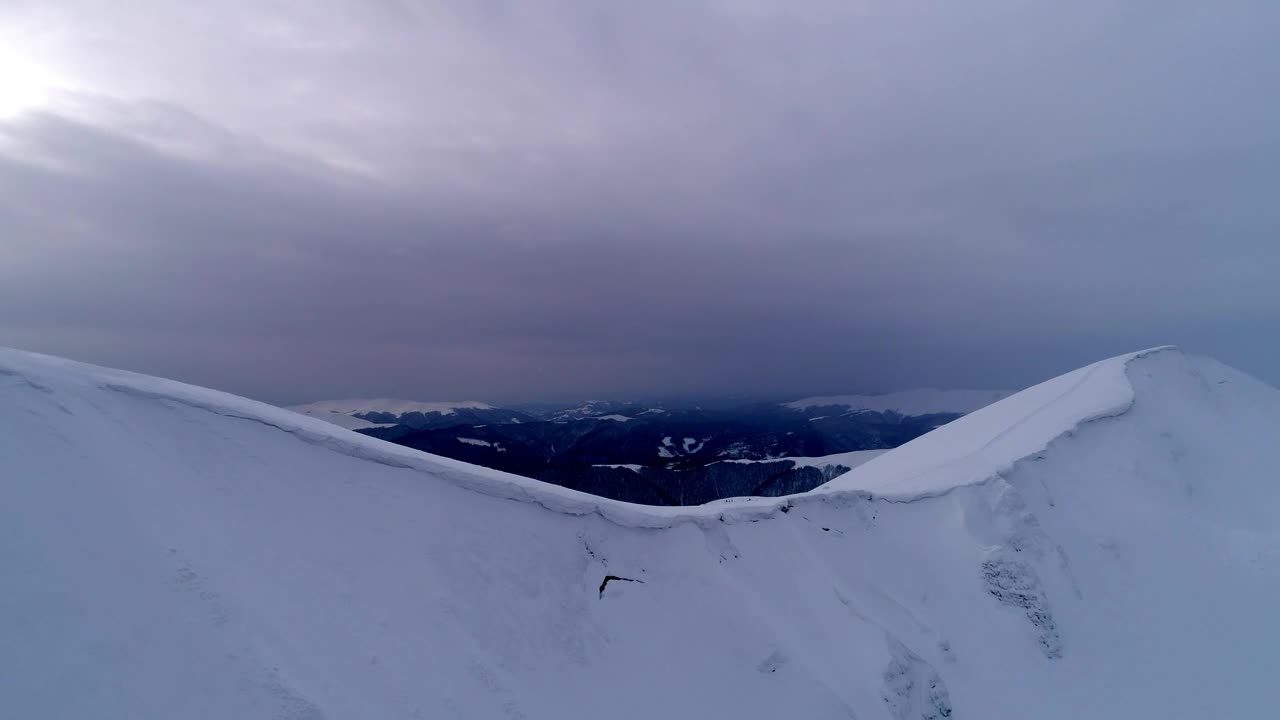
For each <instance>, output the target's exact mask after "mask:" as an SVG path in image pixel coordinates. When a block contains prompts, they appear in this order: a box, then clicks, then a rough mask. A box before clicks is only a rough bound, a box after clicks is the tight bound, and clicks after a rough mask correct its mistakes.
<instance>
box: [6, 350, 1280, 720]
mask: <svg viewBox="0 0 1280 720" xmlns="http://www.w3.org/2000/svg"><path fill="white" fill-rule="evenodd" d="M1277 437H1280V391H1277V390H1275V389H1274V388H1271V387H1269V386H1266V385H1264V384H1262V383H1260V382H1258V381H1256V380H1254V379H1252V378H1250V377H1248V376H1246V375H1243V374H1241V373H1239V372H1237V371H1235V370H1232V369H1230V368H1227V367H1225V366H1223V365H1220V364H1218V363H1216V362H1213V361H1211V360H1205V359H1200V358H1195V357H1190V356H1186V355H1184V354H1182V353H1180V352H1178V351H1176V350H1173V349H1167V348H1164V349H1157V350H1151V351H1146V352H1141V353H1135V354H1132V355H1126V356H1122V357H1118V358H1113V359H1110V360H1106V361H1103V362H1100V363H1097V364H1095V365H1091V366H1089V367H1087V368H1083V369H1081V370H1078V371H1076V372H1073V373H1069V374H1067V375H1064V376H1062V377H1059V378H1056V379H1054V380H1050V381H1048V382H1046V383H1042V384H1041V385H1037V386H1035V387H1033V388H1030V389H1028V390H1026V391H1023V392H1021V393H1018V394H1016V395H1013V396H1010V397H1008V398H1005V399H1003V400H1000V401H999V402H996V403H994V404H992V405H990V406H988V407H985V408H983V409H981V410H978V411H976V412H974V413H972V414H970V415H967V416H965V417H963V418H961V419H959V420H957V421H955V422H952V423H950V424H948V425H945V426H943V427H942V428H939V429H938V430H936V431H934V432H932V433H929V434H927V435H924V436H922V437H920V438H918V439H916V440H914V441H912V442H910V443H907V444H906V445H903V446H902V447H899V448H897V449H895V450H892V451H889V452H886V453H884V454H883V455H880V456H879V457H876V458H875V459H873V460H871V461H869V462H867V463H866V464H863V465H861V466H859V467H857V468H855V469H854V470H853V471H851V472H849V473H847V474H845V475H843V476H841V477H839V478H836V479H835V480H833V481H832V482H830V483H828V484H826V485H823V486H821V487H819V488H818V489H816V490H813V491H811V492H808V493H804V494H801V495H792V496H788V497H781V498H738V499H732V500H725V501H720V502H716V503H711V504H708V505H703V506H696V507H647V506H640V505H631V504H627V503H622V502H618V501H611V500H606V499H602V498H598V497H594V496H590V495H586V494H583V493H578V492H574V491H572V490H568V489H565V488H560V487H555V486H551V485H546V484H543V483H540V482H537V481H534V480H530V479H527V478H522V477H518V476H514V475H508V474H505V473H502V472H498V471H494V470H486V469H483V468H478V467H475V466H470V465H466V464H464V463H461V462H457V461H452V460H446V459H443V458H439V457H435V456H431V455H426V454H424V453H421V452H418V451H415V450H412V449H409V448H405V447H400V446H396V445H391V444H388V443H385V442H382V441H379V440H376V439H373V438H370V437H366V436H363V435H360V434H357V433H354V432H351V431H348V430H344V429H342V428H339V427H336V426H334V425H331V424H329V423H326V422H322V421H320V420H317V419H314V418H308V417H304V416H302V415H299V414H296V413H293V412H289V411H286V410H281V409H278V408H274V407H271V406H268V405H264V404H261V403H257V402H253V401H250V400H245V399H242V398H237V397H234V396H231V395H227V394H224V393H219V392H215V391H211V390H205V389H202V388H196V387H192V386H189V385H183V384H181V383H176V382H171V381H167V380H160V379H156V378H150V377H146V376H141V375H135V374H132V373H126V372H121V371H115V370H107V369H103V368H97V367H93V366H89V365H83V364H79V363H74V362H70V361H66V360H60V359H57V358H51V357H47V356H41V355H33V354H28V353H22V352H17V351H10V350H0V473H2V474H3V481H4V485H3V486H4V490H5V499H4V502H3V503H0V559H2V560H3V561H2V562H0V588H4V592H3V593H0V607H2V608H3V613H0V618H3V620H0V622H2V623H3V634H4V637H5V642H4V643H3V645H0V703H3V706H4V708H5V710H6V711H7V713H8V714H9V715H12V716H14V717H42V718H85V717H143V718H152V717H154V718H170V717H181V718H210V719H212V718H218V719H222V718H231V717H234V718H280V717H288V718H309V719H318V718H355V717H363V718H415V717H440V718H446V717H447V718H453V717H460V718H503V717H505V718H566V717H601V718H611V719H615V720H616V719H619V718H636V719H639V718H655V717H694V716H715V717H725V718H771V717H797V718H849V717H858V718H864V719H867V718H872V719H885V720H905V719H907V718H947V717H951V718H984V719H993V718H995V719H999V718H1010V719H1013V718H1038V719H1041V720H1052V719H1055V718H1063V719H1066V718H1081V717H1088V718H1146V717H1166V718H1202V717H1263V716H1267V715H1269V714H1271V713H1272V712H1273V706H1274V698H1273V695H1274V693H1273V692H1272V689H1271V686H1272V680H1273V674H1274V673H1273V670H1274V662H1273V660H1272V656H1273V654H1274V648H1275V647H1276V646H1277V645H1280V624H1278V623H1276V622H1274V619H1273V618H1274V608H1275V607H1276V606H1277V604H1280V515H1278V514H1277V512H1276V509H1277V508H1278V507H1280V482H1277V477H1276V471H1275V449H1274V446H1275V440H1276V438H1277Z"/></svg>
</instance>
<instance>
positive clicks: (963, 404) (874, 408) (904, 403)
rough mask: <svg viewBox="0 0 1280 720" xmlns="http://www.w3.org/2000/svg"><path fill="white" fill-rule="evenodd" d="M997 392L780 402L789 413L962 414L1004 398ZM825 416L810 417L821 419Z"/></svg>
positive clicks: (909, 392)
mask: <svg viewBox="0 0 1280 720" xmlns="http://www.w3.org/2000/svg"><path fill="white" fill-rule="evenodd" d="M1008 395H1009V393H1007V392H1004V391H998V390H906V391H903V392H893V393H885V394H883V395H825V396H817V397H809V398H804V399H803V400H794V401H792V402H788V403H783V406H785V407H789V408H791V409H792V410H808V409H809V408H824V407H843V408H845V409H847V410H850V411H852V412H889V411H892V412H896V413H898V414H899V415H934V414H938V413H948V414H958V415H963V414H966V413H971V412H973V411H974V410H977V409H978V408H981V407H984V406H986V405H990V404H991V403H993V402H995V401H997V400H1000V399H1002V398H1004V397H1007V396H1008ZM824 417H826V416H825V415H822V416H819V417H816V418H810V421H811V422H812V421H813V420H821V419H823V418H824Z"/></svg>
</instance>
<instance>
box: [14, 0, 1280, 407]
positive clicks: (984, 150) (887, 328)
mask: <svg viewBox="0 0 1280 720" xmlns="http://www.w3.org/2000/svg"><path fill="white" fill-rule="evenodd" d="M1278 37H1280V2H1275V0H1214V2H1205V1H1204V0H1120V1H1117V0H1082V1H1079V2H1062V1H1061V0H971V1H969V2H950V1H948V2H942V1H941V0H929V1H925V0H818V1H807V0H800V1H799V2H789V1H787V2H784V1H783V0H772V1H771V2H758V1H754V0H733V1H730V0H714V1H713V0H672V1H670V2H668V1H666V0H647V1H646V2H602V1H601V0H540V1H539V2H522V1H517V0H510V1H502V0H451V1H448V2H418V1H415V0H296V1H292V2H287V1H281V2H272V1H270V0H243V1H242V0H222V1H220V2H204V3H183V2H173V1H172V0H155V1H150V0H57V2H23V1H22V0H17V1H16V2H15V0H0V344H3V345H10V346H16V347H21V348H26V349H31V350H38V351H43V352H51V353H56V354H61V355H67V356H71V357H75V358H78V359H84V360H89V361H93V362H98V363H104V364H110V365H115V366H119V367H126V368H130V369H134V370H139V371H143V372H148V373H154V374H161V375H165V376H169V377H176V378H179V379H182V380H187V381H191V382H196V383H200V384H204V385H212V386H215V387H219V388H222V389H226V390H231V391H234V392H238V393H242V394H248V395H251V396H254V397H258V398H261V399H264V400H268V401H276V402H295V401H302V400H311V399H319V398H324V397H335V396H339V397H340V396H350V395H364V396H367V395H374V396H379V395H391V396H407V397H413V398H421V399H463V398H477V399H482V400H490V401H504V400H505V401H514V400H529V399H539V398H568V397H589V396H636V395H653V394H657V395H668V396H670V395H678V394H685V393H693V394H699V395H715V394H723V393H747V394H753V395H766V394H781V395H801V394H809V393H813V392H831V391H841V390H844V391H850V390H888V389H896V388H903V387H912V386H944V387H995V388H1004V387H1020V386H1022V385H1026V384H1028V383H1030V382H1034V381H1036V380H1039V379H1043V378H1045V377H1047V376H1050V375H1054V374H1057V373H1059V372H1063V371H1066V370H1069V369H1071V368H1073V367H1075V366H1078V365H1081V364H1084V363H1086V362H1090V361H1092V360H1095V359H1099V358H1101V357H1103V356H1107V355H1112V354H1116V353H1119V352H1123V351H1127V350H1132V349H1138V348H1141V347H1145V346H1150V345H1156V344H1164V343H1179V344H1182V345H1184V346H1185V347H1186V348H1188V349H1189V350H1193V351H1197V352H1203V353H1207V354H1211V355H1215V356H1217V357H1219V358H1220V359H1223V360H1225V361H1227V362H1230V363H1232V364H1234V365H1237V366H1238V367H1241V368H1242V369H1245V370H1247V371H1250V372H1252V373H1254V374H1257V375H1259V376H1261V377H1263V378H1264V379H1267V380H1269V381H1270V382H1272V383H1280V279H1278V277H1277V276H1278V275H1280V93H1277V92H1276V87H1277V82H1280V80H1278V78H1280V42H1277V38H1278Z"/></svg>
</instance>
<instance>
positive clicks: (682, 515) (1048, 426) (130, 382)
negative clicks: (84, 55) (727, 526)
mask: <svg viewBox="0 0 1280 720" xmlns="http://www.w3.org/2000/svg"><path fill="white" fill-rule="evenodd" d="M1170 350H1176V348H1173V347H1172V346H1163V347H1157V348H1151V349H1148V350H1143V351H1139V352H1136V353H1130V354H1127V355H1122V356H1118V357H1115V358H1111V359H1109V360H1103V361H1101V362H1099V363H1095V364H1093V365H1090V366H1088V367H1085V368H1081V369H1080V370H1076V371H1074V372H1072V373H1068V374H1066V375H1063V376H1060V377H1058V378H1054V379H1053V380H1049V381H1047V382H1045V383H1041V384H1040V385H1037V386H1035V387H1032V388H1029V389H1027V390H1024V391H1022V392H1020V393H1017V394H1015V395H1013V396H1010V397H1009V398H1006V399H1004V400H1001V401H999V402H997V403H995V404H993V405H991V406H989V407H987V408H984V409H982V410H979V411H977V412H975V413H973V414H971V415H969V416H966V417H964V418H961V419H960V420H957V421H955V422H953V423H950V424H949V425H946V426H944V427H942V428H940V429H938V430H935V431H934V432H932V433H929V434H928V435H925V436H923V437H921V438H919V439H917V440H915V441H912V442H911V443H908V444H906V445H904V446H902V447H901V448H898V449H895V450H893V451H891V452H888V453H886V454H884V455H882V456H881V457H879V458H876V459H875V460H872V461H871V462H869V463H867V464H866V465H863V466H861V467H859V468H856V469H855V470H853V471H851V472H849V473H846V474H845V475H843V476H841V477H838V478H836V479H835V480H833V481H831V482H830V483H827V484H826V485H823V486H821V487H819V488H817V489H815V490H811V491H809V492H807V493H801V494H798V495H790V496H783V497H740V498H727V499H725V500H719V501H716V502H713V503H708V504H706V505H701V506H695V507H658V506H646V505H636V504H631V503H625V502H621V501H616V500H610V499H607V498H601V497H597V496H594V495H589V494H586V493H582V492H579V491H576V490H570V489H567V488H562V487H559V486H555V485H550V484H547V483H543V482H541V481H538V480H533V479H531V478H525V477H521V476H518V475H512V474H509V473H504V472H501V471H497V470H490V469H488V468H483V467H479V466H475V465H470V464H467V463H463V462H460V461H456V460H451V459H448V458H442V457H438V456H433V455H428V454H426V453H422V452H420V451H417V450H412V449H410V448H406V447H403V446H399V445H394V444H391V443H387V442H383V441H381V440H377V439H374V438H370V437H368V436H365V435H361V434H359V433H356V432H354V431H350V430H344V429H342V428H339V427H337V426H334V425H332V424H329V423H327V422H324V421H322V420H318V419H315V418H311V417H307V416H304V415H301V414H298V413H295V412H292V411H289V410H283V409H281V408H277V407H275V406H272V405H268V404H266V403H262V402H258V401H255V400H250V399H247V398H243V397H239V396H236V395H232V394H229V393H225V392H221V391H217V390H210V389H207V388H202V387H198V386H194V385H189V384H186V383H181V382H177V381H173V380H165V379H161V378H156V377H151V376H147V375H141V374H137V373H132V372H128V371H123V370H114V369H109V368H103V367H99V366H94V365H89V364H85V363H78V362H75V361H70V360H65V359H62V358H57V357H52V356H46V355H39V354H35V353H27V352H22V351H17V350H9V349H2V348H0V373H2V374H6V375H13V376H17V377H19V378H20V379H21V380H23V381H24V382H26V383H29V384H31V385H32V386H35V387H38V388H51V390H50V391H51V392H58V391H59V390H61V389H63V388H68V387H74V386H76V385H82V386H83V385H90V386H93V387H96V388H98V389H102V390H107V391H112V392H119V393H124V394H128V395H132V396H135V397H144V398H148V399H151V400H156V401H160V402H174V403H181V404H183V405H187V406H190V407H195V408H198V409H201V410H204V411H207V412H211V413H215V414H218V415H223V416H228V417H235V418H240V419H244V420H248V421H251V422H257V423H262V424H264V425H268V426H270V427H274V428H276V429H279V430H281V431H283V432H286V433H289V434H291V435H293V436H294V437H296V438H298V439H299V440H301V441H303V442H306V443H309V444H312V445H317V446H321V447H325V448H327V449H329V450H332V451H334V452H338V453H342V454H345V455H348V456H352V457H356V458H359V459H363V460H369V461H371V462H376V463H379V464H383V465H389V466H393V467H400V468H405V469H410V470H414V471H418V472H423V473H426V474H428V475H431V476H432V477H434V478H438V479H440V480H444V481H446V482H450V483H453V484H455V485H458V486H461V487H464V488H466V489H469V490H472V491H475V492H478V493H482V494H485V495H489V496H494V497H500V498H505V499H509V500H514V501H518V502H528V503H533V504H537V505H540V506H542V507H545V508H547V509H548V510H551V511H554V512H558V513H564V514H569V515H589V514H598V515H600V516H601V517H603V518H605V519H606V520H609V521H610V522H613V523H615V524H618V525H622V526H628V527H641V528H655V529H656V528H666V527H672V526H674V525H677V524H680V523H686V522H692V523H697V524H700V525H705V524H708V523H718V522H740V521H755V520H760V519H765V518H769V517H775V516H777V515H778V514H780V513H782V512H786V511H787V510H788V509H790V507H791V506H793V505H795V504H799V503H808V502H816V501H824V500H827V499H832V498H838V499H844V498H855V497H857V498H867V497H870V498H876V499H882V500H886V501H890V502H911V501H915V500H920V499H925V498H929V497H936V496H939V495H943V494H945V493H948V492H950V491H952V490H954V489H956V488H957V487H964V486H967V485H973V484H978V483H981V482H985V481H987V480H990V479H992V478H995V477H998V476H999V475H1001V474H1003V473H1006V472H1008V471H1009V470H1011V469H1012V468H1013V467H1014V466H1015V465H1017V464H1018V463H1019V462H1020V461H1022V460H1025V459H1026V458H1028V457H1031V456H1034V455H1036V454H1038V453H1040V452H1042V451H1044V450H1045V449H1046V448H1047V447H1048V446H1049V445H1050V444H1052V443H1053V442H1054V441H1055V440H1057V439H1058V438H1060V437H1062V436H1064V435H1070V434H1071V433H1073V432H1075V430H1077V429H1078V428H1079V427H1080V426H1081V425H1083V424H1085V423H1088V422H1092V421H1096V420H1099V419H1103V418H1108V417H1115V416H1117V415H1122V414H1124V413H1125V412H1126V411H1127V410H1128V409H1129V408H1130V407H1132V404H1133V400H1134V391H1133V387H1132V385H1131V384H1130V383H1129V382H1128V379H1127V377H1126V373H1127V369H1128V366H1129V364H1130V363H1131V362H1132V361H1134V360H1136V359H1139V358H1142V357H1145V356H1147V355H1150V354H1153V353H1156V352H1161V351H1170ZM975 439H976V440H978V441H981V444H980V445H978V446H977V447H974V446H973V445H972V442H973V441H974V440H975ZM966 443H969V444H966Z"/></svg>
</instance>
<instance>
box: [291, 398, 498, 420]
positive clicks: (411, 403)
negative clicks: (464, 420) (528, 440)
mask: <svg viewBox="0 0 1280 720" xmlns="http://www.w3.org/2000/svg"><path fill="white" fill-rule="evenodd" d="M288 409H289V410H292V411H294V412H298V413H302V414H304V415H312V416H314V417H319V418H322V419H325V420H329V419H330V418H329V417H328V414H329V413H338V414H342V415H365V414H367V413H390V414H391V415H404V414H405V413H413V412H418V413H422V414H424V415H426V414H430V413H439V414H440V415H453V414H454V413H456V412H458V411H459V410H495V409H496V408H495V407H494V406H493V405H488V404H485V403H482V402H475V401H466V402H420V401H418V400H393V399H390V398H379V399H375V400H370V399H351V400H321V401H320V402H313V403H308V404H306V405H295V406H293V407H290V408H288Z"/></svg>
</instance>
